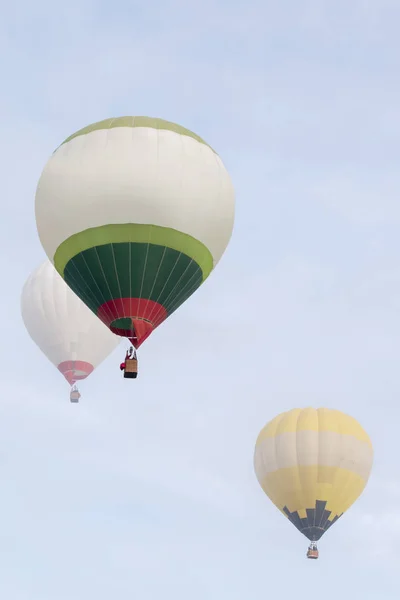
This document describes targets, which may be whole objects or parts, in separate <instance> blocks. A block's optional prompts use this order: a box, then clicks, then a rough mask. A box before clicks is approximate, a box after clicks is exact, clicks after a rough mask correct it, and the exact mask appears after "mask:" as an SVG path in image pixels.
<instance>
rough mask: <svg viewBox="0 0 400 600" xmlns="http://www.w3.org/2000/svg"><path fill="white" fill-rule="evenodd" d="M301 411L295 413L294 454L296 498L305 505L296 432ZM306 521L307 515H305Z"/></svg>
mask: <svg viewBox="0 0 400 600" xmlns="http://www.w3.org/2000/svg"><path fill="white" fill-rule="evenodd" d="M301 413H302V410H301V409H300V410H299V412H298V413H297V418H296V424H295V455H296V465H297V469H296V475H297V480H298V484H299V488H300V498H298V500H300V502H301V506H304V507H305V502H304V493H303V485H302V481H301V477H300V468H299V453H298V433H299V432H298V429H297V428H298V425H299V420H300V415H301ZM306 516H307V512H306ZM299 517H300V515H299ZM307 523H308V517H307ZM301 525H302V529H301V532H302V533H303V530H304V527H303V524H301ZM303 535H304V534H303Z"/></svg>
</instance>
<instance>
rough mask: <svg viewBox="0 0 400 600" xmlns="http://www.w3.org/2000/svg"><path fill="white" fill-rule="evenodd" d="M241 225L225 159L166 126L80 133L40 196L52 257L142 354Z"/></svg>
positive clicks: (142, 121)
mask: <svg viewBox="0 0 400 600" xmlns="http://www.w3.org/2000/svg"><path fill="white" fill-rule="evenodd" d="M233 222H234V191H233V187H232V183H231V180H230V178H229V175H228V173H227V171H226V169H225V167H224V165H223V163H222V161H221V159H220V157H219V156H218V154H217V153H216V152H215V151H214V150H213V149H212V148H211V147H210V146H209V145H208V144H207V143H206V142H205V141H204V140H202V139H201V138H200V137H199V136H198V135H196V134H194V133H192V132H191V131H189V130H187V129H185V128H184V127H181V126H179V125H176V124H174V123H170V122H168V121H164V120H162V119H155V118H149V117H121V118H115V119H106V120H104V121H100V122H98V123H94V124H93V125H89V126H88V127H85V128H84V129H81V130H80V131H78V132H77V133H75V134H73V135H72V136H70V137H69V138H67V139H66V140H65V142H63V143H62V144H61V146H59V147H58V148H57V149H56V151H55V152H54V153H53V155H52V156H51V158H50V159H49V161H48V162H47V164H46V166H45V168H44V170H43V172H42V175H41V177H40V180H39V183H38V187H37V191H36V223H37V229H38V233H39V237H40V240H41V243H42V245H43V248H44V250H45V252H46V254H47V256H48V257H49V259H50V260H51V262H52V263H53V264H54V265H55V268H56V269H57V271H58V272H59V273H60V275H61V276H62V277H63V278H64V280H65V281H66V283H67V284H68V285H69V286H70V287H71V289H73V290H74V292H75V293H76V294H77V295H78V296H79V297H80V298H81V299H82V300H83V302H85V304H87V306H88V307H89V308H90V309H91V310H92V311H93V312H94V314H95V315H97V316H98V317H99V318H100V319H101V320H102V321H103V323H105V324H106V325H107V326H108V327H109V328H110V329H111V331H112V332H114V333H115V334H117V335H120V336H123V337H126V338H129V339H130V341H131V343H132V344H133V346H135V348H139V346H140V345H141V344H142V343H143V342H144V341H145V340H146V339H147V338H148V337H149V335H150V334H151V333H152V332H153V331H154V329H155V328H156V327H158V326H159V325H160V324H161V323H162V322H163V321H165V319H167V318H168V317H169V316H170V315H171V314H172V313H173V312H174V311H175V310H176V309H177V308H178V307H179V306H180V305H181V304H182V303H183V302H185V300H187V299H188V298H189V296H191V295H192V294H193V293H194V292H195V291H196V290H197V289H198V288H199V286H200V285H201V284H202V283H203V282H204V280H205V279H206V278H207V277H208V276H209V275H210V273H211V271H212V270H213V268H214V267H215V265H216V264H217V262H218V261H219V260H220V258H221V256H222V254H223V253H224V251H225V249H226V247H227V245H228V243H229V240H230V237H231V234H232V229H233Z"/></svg>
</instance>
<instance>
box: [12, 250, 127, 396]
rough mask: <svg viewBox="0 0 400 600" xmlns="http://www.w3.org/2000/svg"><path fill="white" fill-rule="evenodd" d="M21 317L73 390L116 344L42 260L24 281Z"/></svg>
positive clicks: (73, 393)
mask: <svg viewBox="0 0 400 600" xmlns="http://www.w3.org/2000/svg"><path fill="white" fill-rule="evenodd" d="M21 313H22V319H23V321H24V324H25V327H26V329H27V331H28V333H29V335H30V336H31V338H32V340H33V341H34V342H35V343H36V344H37V346H38V347H39V348H40V350H41V351H42V352H43V354H45V355H46V356H47V358H48V359H49V360H50V361H51V362H52V363H53V365H54V366H55V367H57V369H58V370H59V371H60V373H61V374H62V375H64V377H65V379H66V380H67V381H68V383H69V384H70V385H71V386H73V387H72V390H71V395H70V398H71V401H77V400H78V399H79V392H78V390H77V389H76V386H75V384H76V383H77V382H78V381H81V380H83V379H86V377H88V376H89V375H90V374H91V373H92V372H93V370H94V369H95V368H96V367H97V366H98V365H99V364H100V363H101V362H102V361H103V360H104V359H105V358H107V356H108V355H109V354H111V352H112V351H113V350H114V349H115V348H116V347H117V346H118V344H119V343H120V341H121V340H120V338H119V337H117V336H116V335H114V334H113V333H110V331H109V330H108V329H107V327H105V326H104V325H103V323H102V322H101V321H99V319H96V317H95V316H94V315H93V314H92V313H91V312H90V310H89V309H88V308H87V306H85V304H84V303H83V302H82V301H81V300H80V299H79V298H78V296H77V295H76V294H74V292H73V291H72V290H71V289H70V288H69V287H68V286H67V285H66V284H65V282H64V281H63V279H62V278H61V277H60V276H59V274H58V273H57V271H56V270H55V269H54V267H53V265H52V264H51V263H50V262H49V261H48V260H46V262H45V263H43V264H42V265H40V267H38V268H37V269H36V270H35V271H34V272H33V273H32V274H31V275H30V277H29V278H28V280H27V281H26V283H25V285H24V288H23V290H22V295H21Z"/></svg>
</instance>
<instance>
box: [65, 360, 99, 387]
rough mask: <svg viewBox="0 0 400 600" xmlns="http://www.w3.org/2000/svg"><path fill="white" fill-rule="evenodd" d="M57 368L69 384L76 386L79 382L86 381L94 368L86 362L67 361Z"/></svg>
mask: <svg viewBox="0 0 400 600" xmlns="http://www.w3.org/2000/svg"><path fill="white" fill-rule="evenodd" d="M57 368H58V370H59V371H60V373H62V374H63V375H64V377H65V379H66V380H67V381H68V383H69V384H70V385H74V384H75V383H76V382H77V381H82V380H83V379H86V377H88V376H89V375H90V373H91V372H92V371H93V369H94V366H93V365H92V364H90V363H88V362H86V361H84V360H65V361H64V362H61V363H60V364H59V365H58V367H57Z"/></svg>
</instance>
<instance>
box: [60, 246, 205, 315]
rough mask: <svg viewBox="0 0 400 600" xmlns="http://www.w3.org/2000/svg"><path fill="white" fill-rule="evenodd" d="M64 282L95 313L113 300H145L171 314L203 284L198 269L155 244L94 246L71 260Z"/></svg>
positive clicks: (175, 253)
mask: <svg viewBox="0 0 400 600" xmlns="http://www.w3.org/2000/svg"><path fill="white" fill-rule="evenodd" d="M64 277H65V281H66V282H67V283H68V285H70V287H71V288H72V289H73V290H74V291H75V293H76V294H77V295H78V296H79V297H80V298H82V300H83V301H84V302H85V303H86V304H88V306H89V307H90V308H91V310H93V312H95V313H97V310H98V308H99V306H101V305H102V304H104V303H105V302H108V301H110V300H112V299H113V298H121V297H122V298H145V299H150V300H153V301H154V302H158V303H159V304H161V305H162V306H164V308H165V309H166V310H167V312H168V313H169V314H170V313H171V312H173V311H174V310H176V308H178V306H180V305H181V304H182V303H183V302H184V301H185V300H186V299H187V298H188V297H189V296H190V295H191V294H192V293H193V292H194V291H195V290H196V289H197V288H198V287H199V286H200V285H201V283H202V281H203V274H202V271H201V269H200V267H199V265H198V264H197V263H196V262H194V261H193V260H192V259H191V258H189V257H188V256H186V255H185V254H182V253H180V252H178V251H176V250H171V249H170V248H165V247H163V246H158V245H155V244H138V243H120V244H107V245H103V246H97V247H96V248H91V249H89V250H85V251H84V252H81V253H80V254H78V255H77V256H75V257H74V258H73V259H71V260H70V261H69V262H68V263H67V265H66V268H65V271H64Z"/></svg>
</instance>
